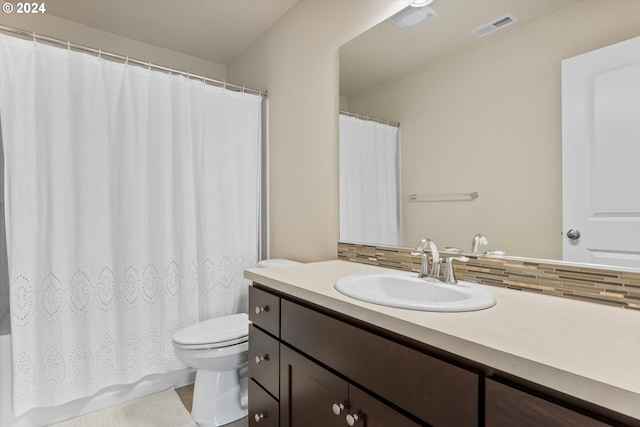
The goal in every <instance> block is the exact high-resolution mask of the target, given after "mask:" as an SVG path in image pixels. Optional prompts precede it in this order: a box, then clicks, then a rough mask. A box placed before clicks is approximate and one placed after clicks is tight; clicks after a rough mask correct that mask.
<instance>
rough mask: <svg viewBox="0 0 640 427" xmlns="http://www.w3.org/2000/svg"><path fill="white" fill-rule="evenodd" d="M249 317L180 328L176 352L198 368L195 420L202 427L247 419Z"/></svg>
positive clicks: (174, 345)
mask: <svg viewBox="0 0 640 427" xmlns="http://www.w3.org/2000/svg"><path fill="white" fill-rule="evenodd" d="M248 334H249V318H248V316H247V315H246V314H245V313H240V314H233V315H231V316H224V317H218V318H215V319H209V320H205V321H203V322H198V323H195V324H193V325H191V326H187V327H186V328H183V329H180V330H179V331H177V332H176V333H175V334H174V335H173V352H174V354H175V355H176V357H177V358H178V359H180V360H181V361H182V362H183V363H184V364H186V365H188V366H191V367H192V368H195V369H196V382H195V386H194V389H193V406H192V409H191V417H192V418H193V420H194V421H195V422H196V423H197V424H198V426H200V427H214V426H222V425H225V424H229V423H231V422H233V421H236V420H239V419H240V418H243V417H246V416H247V406H248V405H247V403H248V402H247V379H248V368H247V358H248V350H249V337H248Z"/></svg>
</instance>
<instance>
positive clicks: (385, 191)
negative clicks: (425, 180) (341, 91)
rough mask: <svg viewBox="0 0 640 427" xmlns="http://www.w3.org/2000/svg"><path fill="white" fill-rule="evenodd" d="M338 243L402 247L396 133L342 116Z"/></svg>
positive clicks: (377, 124)
mask: <svg viewBox="0 0 640 427" xmlns="http://www.w3.org/2000/svg"><path fill="white" fill-rule="evenodd" d="M339 124H340V240H342V241H347V242H359V243H370V244H380V245H392V246H398V245H400V239H401V238H400V236H401V222H400V199H399V194H400V192H399V177H398V172H399V167H398V166H399V163H398V162H399V131H398V128H397V127H396V126H389V125H386V124H382V123H377V122H374V121H371V120H363V119H359V118H356V117H350V116H347V115H345V114H340V122H339Z"/></svg>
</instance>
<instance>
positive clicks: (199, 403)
mask: <svg viewBox="0 0 640 427" xmlns="http://www.w3.org/2000/svg"><path fill="white" fill-rule="evenodd" d="M291 264H298V263H297V262H295V261H290V260H286V259H267V260H263V261H260V262H258V265H257V267H276V266H284V265H291ZM173 352H174V354H175V356H176V357H177V358H178V359H179V360H180V361H182V363H184V364H185V365H188V366H191V367H192V368H195V369H196V382H195V386H194V389H193V406H192V409H191V417H192V418H193V420H194V421H195V422H196V423H197V424H198V426H199V427H217V426H222V425H225V424H229V423H231V422H234V421H237V420H239V419H240V418H244V417H246V416H247V412H248V411H247V407H248V393H247V385H248V383H247V381H248V378H249V369H248V360H247V359H248V357H249V317H248V316H247V315H246V314H245V313H239V314H232V315H230V316H223V317H218V318H215V319H209V320H205V321H202V322H198V323H194V324H193V325H190V326H187V327H186V328H183V329H180V330H179V331H177V332H176V333H175V334H174V335H173Z"/></svg>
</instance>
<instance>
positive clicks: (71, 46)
mask: <svg viewBox="0 0 640 427" xmlns="http://www.w3.org/2000/svg"><path fill="white" fill-rule="evenodd" d="M0 31H3V32H6V33H11V34H15V35H18V36H20V37H22V38H26V39H32V40H33V42H34V43H35V42H36V41H40V42H45V43H49V44H53V45H56V46H60V47H63V48H66V49H68V50H74V51H80V52H86V53H90V54H93V55H96V56H98V57H99V58H105V59H108V60H111V61H115V62H121V63H125V64H133V65H137V66H140V67H145V68H148V69H150V70H151V69H154V70H159V71H164V72H167V73H169V74H179V75H182V76H185V77H187V78H188V79H194V80H202V81H203V82H205V83H208V84H210V85H212V86H217V87H221V88H224V89H229V90H232V91H236V92H242V93H249V94H252V95H258V96H262V97H265V98H266V97H268V95H269V93H268V92H267V91H266V90H261V89H253V88H250V87H246V86H243V85H237V84H233V83H228V82H225V81H224V80H216V79H212V78H209V77H206V76H201V75H198V74H192V73H188V72H186V71H181V70H176V69H174V68H171V67H165V66H162V65H158V64H153V63H151V62H149V61H141V60H139V59H134V58H130V57H128V56H122V55H118V54H117V53H111V52H105V51H103V50H101V49H94V48H91V47H87V46H83V45H79V44H76V43H72V42H70V41H65V40H61V39H56V38H53V37H49V36H44V35H42V34H37V33H35V32H32V31H26V30H21V29H19V28H13V27H9V26H6V25H0Z"/></svg>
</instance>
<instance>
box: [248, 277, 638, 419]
mask: <svg viewBox="0 0 640 427" xmlns="http://www.w3.org/2000/svg"><path fill="white" fill-rule="evenodd" d="M258 286H259V288H255V287H251V288H250V291H249V301H250V308H251V312H250V316H249V318H250V320H251V321H252V322H253V325H252V326H251V328H250V333H249V354H250V360H249V374H250V377H251V379H250V386H249V425H250V426H255V427H260V426H265V425H266V426H282V427H316V426H317V427H332V426H345V425H354V426H356V427H358V426H363V427H391V426H393V427H416V426H427V425H428V426H432V427H445V426H454V427H478V426H485V427H510V426H513V427H515V426H517V427H527V426H531V427H534V426H535V427H538V426H545V427H547V426H549V427H555V426H558V427H574V426H575V427H578V426H580V427H601V426H606V425H613V426H633V427H636V426H639V427H640V421H639V420H632V419H631V420H630V419H629V418H628V417H624V416H622V415H620V414H615V413H612V412H611V411H608V410H605V409H603V408H599V407H594V405H591V404H589V403H586V402H582V401H578V400H577V399H575V398H572V397H571V396H566V395H562V394H560V393H554V392H552V394H553V398H552V397H547V396H546V392H545V393H542V392H541V391H540V390H539V388H538V387H536V385H535V384H531V383H527V382H525V381H524V380H522V383H520V382H519V381H520V380H519V379H518V378H515V379H512V380H509V381H503V378H501V377H500V375H499V374H500V373H499V372H496V371H495V370H494V369H493V368H491V367H490V366H486V365H481V364H479V363H476V362H473V361H469V360H466V359H464V360H461V359H459V358H455V356H452V355H449V354H445V355H443V354H442V353H435V354H434V351H433V350H434V349H433V348H432V347H429V346H428V345H427V344H425V345H424V346H422V345H417V346H416V343H415V342H408V341H407V340H405V339H403V338H402V337H399V336H397V335H391V334H389V333H388V332H386V331H385V330H382V329H380V328H376V327H375V325H369V324H364V323H362V322H354V321H353V320H352V319H351V318H349V317H348V316H345V315H342V314H339V313H335V312H331V311H329V310H328V309H326V308H323V307H318V306H315V305H312V304H308V303H305V302H304V301H302V300H300V299H296V298H293V297H291V298H290V297H289V296H288V295H286V294H282V295H281V296H278V295H276V294H275V293H273V294H272V293H271V292H268V291H267V289H268V288H267V287H262V286H260V285H258ZM260 288H262V289H260ZM290 299H291V300H290ZM293 300H295V302H294V301H293ZM509 378H512V377H509ZM495 379H498V380H499V381H496V380H495ZM508 384H512V385H514V386H515V387H512V386H511V385H508ZM524 390H529V392H527V391H524ZM547 392H548V390H547ZM565 400H566V402H565ZM567 402H571V403H567ZM348 417H349V418H348ZM608 420H612V421H608Z"/></svg>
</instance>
